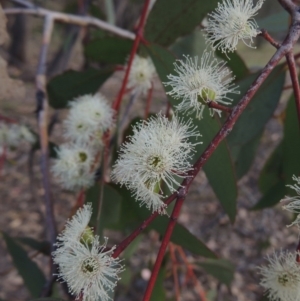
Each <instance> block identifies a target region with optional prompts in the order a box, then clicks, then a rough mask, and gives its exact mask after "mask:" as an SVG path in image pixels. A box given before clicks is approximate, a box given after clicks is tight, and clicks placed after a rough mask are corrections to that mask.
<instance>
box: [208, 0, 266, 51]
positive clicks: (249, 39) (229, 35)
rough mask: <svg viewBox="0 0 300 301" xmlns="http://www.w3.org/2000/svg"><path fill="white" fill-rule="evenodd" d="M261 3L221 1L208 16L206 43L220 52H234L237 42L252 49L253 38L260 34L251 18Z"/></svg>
mask: <svg viewBox="0 0 300 301" xmlns="http://www.w3.org/2000/svg"><path fill="white" fill-rule="evenodd" d="M263 2H264V0H259V1H258V2H257V3H256V5H254V4H253V0H223V3H218V7H217V9H216V11H215V12H213V13H211V14H209V15H208V16H209V17H210V18H208V25H207V27H206V28H205V31H206V41H207V42H208V43H209V44H211V45H212V47H213V48H214V49H220V50H222V52H233V51H235V50H236V48H237V44H238V41H239V40H242V41H243V42H244V43H245V44H246V45H247V46H249V47H252V46H251V44H252V43H253V38H254V37H256V36H257V35H258V34H259V33H260V31H259V30H258V29H257V28H258V26H257V24H256V21H255V20H254V19H253V17H254V16H255V15H256V14H257V11H258V10H259V9H260V8H261V6H262V5H263Z"/></svg>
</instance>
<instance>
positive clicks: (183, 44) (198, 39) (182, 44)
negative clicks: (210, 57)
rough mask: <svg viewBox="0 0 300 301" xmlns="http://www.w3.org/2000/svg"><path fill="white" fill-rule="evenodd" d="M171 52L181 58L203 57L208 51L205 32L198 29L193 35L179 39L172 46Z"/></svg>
mask: <svg viewBox="0 0 300 301" xmlns="http://www.w3.org/2000/svg"><path fill="white" fill-rule="evenodd" d="M170 49H171V51H172V52H173V53H174V54H175V55H176V56H177V57H179V58H181V57H182V55H183V54H185V55H187V54H188V55H189V56H191V57H193V56H201V54H202V53H203V52H204V50H205V49H206V44H205V39H204V36H203V31H202V30H199V29H196V30H195V31H194V32H192V33H191V34H189V35H187V36H185V37H182V38H180V39H178V40H177V41H176V42H175V43H174V44H173V45H172V46H171V48H170Z"/></svg>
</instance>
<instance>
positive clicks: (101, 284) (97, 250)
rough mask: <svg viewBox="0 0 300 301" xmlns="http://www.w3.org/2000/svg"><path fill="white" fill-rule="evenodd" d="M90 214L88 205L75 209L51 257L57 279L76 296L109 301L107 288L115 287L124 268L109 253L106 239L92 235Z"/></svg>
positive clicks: (87, 300)
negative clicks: (101, 241) (64, 283)
mask: <svg viewBox="0 0 300 301" xmlns="http://www.w3.org/2000/svg"><path fill="white" fill-rule="evenodd" d="M91 215H92V207H91V204H87V205H84V206H83V208H81V209H79V210H78V211H77V212H76V214H75V216H73V218H72V219H71V220H69V221H68V222H67V225H66V227H65V230H64V231H63V232H62V233H61V234H60V235H59V236H58V242H57V243H56V246H57V249H56V250H55V251H54V252H53V253H52V256H53V261H54V263H55V264H57V265H58V271H59V273H58V277H59V279H60V280H61V281H64V282H66V283H67V285H68V288H69V292H70V293H71V294H72V295H75V296H76V299H78V298H79V297H80V298H82V299H81V300H82V301H91V300H102V301H108V300H111V298H110V297H109V291H112V290H113V289H114V288H115V286H116V282H117V280H119V279H120V278H119V276H118V275H119V273H120V272H122V271H123V270H124V267H123V265H121V263H120V262H121V261H120V260H119V259H118V258H114V257H113V256H112V253H113V251H114V247H113V248H110V249H107V247H106V246H107V238H105V242H104V244H102V245H101V244H100V242H99V237H98V236H94V234H93V231H92V229H91V228H90V227H89V226H88V224H89V221H90V218H91Z"/></svg>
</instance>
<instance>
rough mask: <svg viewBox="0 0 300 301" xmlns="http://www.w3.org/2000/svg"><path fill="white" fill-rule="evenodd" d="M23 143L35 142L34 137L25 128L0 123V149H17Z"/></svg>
mask: <svg viewBox="0 0 300 301" xmlns="http://www.w3.org/2000/svg"><path fill="white" fill-rule="evenodd" d="M23 142H27V143H30V144H34V143H35V142H36V137H35V135H34V134H33V133H32V132H31V131H30V130H29V129H28V128H27V127H26V126H24V125H19V124H17V123H4V122H0V147H9V148H17V147H18V146H19V145H20V144H21V143H23Z"/></svg>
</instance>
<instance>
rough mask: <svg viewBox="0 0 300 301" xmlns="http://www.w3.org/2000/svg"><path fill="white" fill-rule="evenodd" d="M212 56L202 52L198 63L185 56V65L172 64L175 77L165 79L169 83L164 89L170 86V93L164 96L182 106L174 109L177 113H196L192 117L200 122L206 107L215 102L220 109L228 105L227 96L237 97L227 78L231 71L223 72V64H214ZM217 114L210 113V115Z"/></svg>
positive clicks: (183, 62)
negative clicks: (194, 116) (231, 94)
mask: <svg viewBox="0 0 300 301" xmlns="http://www.w3.org/2000/svg"><path fill="white" fill-rule="evenodd" d="M211 57H212V54H211V53H210V52H205V53H204V54H203V56H202V57H201V59H200V62H199V59H198V57H195V58H194V59H192V58H191V57H189V56H186V57H185V61H182V60H178V61H177V63H174V66H175V72H176V73H177V75H172V74H170V75H168V76H167V77H168V79H169V80H170V81H169V82H165V83H164V85H165V86H171V88H172V90H171V91H169V92H167V94H169V95H171V96H173V97H174V98H175V99H181V100H182V102H181V103H180V104H178V105H177V107H176V108H177V110H179V111H188V110H192V111H195V112H196V116H197V117H198V118H199V119H201V118H202V117H203V110H204V108H205V106H206V104H207V103H208V102H210V101H215V102H217V103H221V104H224V105H227V104H230V102H231V101H232V99H231V98H229V97H228V96H227V94H229V93H235V94H238V93H239V92H238V91H237V90H236V89H237V88H236V87H235V86H234V85H233V84H232V81H233V80H234V77H230V74H231V71H230V70H229V69H228V68H225V67H224V66H225V65H226V63H225V62H220V61H219V62H218V61H217V59H211ZM214 112H217V113H218V114H220V113H221V111H220V110H216V109H210V113H211V115H213V114H214Z"/></svg>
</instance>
